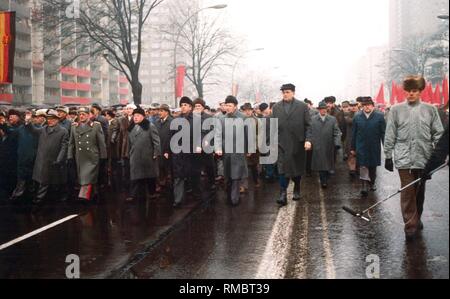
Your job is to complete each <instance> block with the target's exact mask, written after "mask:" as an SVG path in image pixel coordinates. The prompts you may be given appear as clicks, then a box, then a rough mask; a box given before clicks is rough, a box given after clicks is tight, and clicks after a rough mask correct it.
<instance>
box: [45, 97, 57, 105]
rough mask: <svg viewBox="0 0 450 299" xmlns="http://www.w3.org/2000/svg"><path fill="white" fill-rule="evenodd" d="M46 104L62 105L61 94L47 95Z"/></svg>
mask: <svg viewBox="0 0 450 299" xmlns="http://www.w3.org/2000/svg"><path fill="white" fill-rule="evenodd" d="M44 104H49V105H60V104H61V96H45V98H44Z"/></svg>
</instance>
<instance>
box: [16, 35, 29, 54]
mask: <svg viewBox="0 0 450 299" xmlns="http://www.w3.org/2000/svg"><path fill="white" fill-rule="evenodd" d="M16 50H17V52H31V41H26V42H25V41H23V40H20V39H17V38H16Z"/></svg>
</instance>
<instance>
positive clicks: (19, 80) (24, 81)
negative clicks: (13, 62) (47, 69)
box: [13, 74, 31, 86]
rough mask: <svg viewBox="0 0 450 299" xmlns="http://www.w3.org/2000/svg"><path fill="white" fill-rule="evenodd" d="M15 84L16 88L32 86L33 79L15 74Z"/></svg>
mask: <svg viewBox="0 0 450 299" xmlns="http://www.w3.org/2000/svg"><path fill="white" fill-rule="evenodd" d="M13 84H14V85H16V86H31V77H23V76H20V75H16V74H14V80H13Z"/></svg>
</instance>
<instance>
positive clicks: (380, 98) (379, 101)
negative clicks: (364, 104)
mask: <svg viewBox="0 0 450 299" xmlns="http://www.w3.org/2000/svg"><path fill="white" fill-rule="evenodd" d="M376 103H377V104H380V105H384V104H385V103H386V101H385V99H384V83H382V84H381V87H380V91H379V92H378V95H377V99H376Z"/></svg>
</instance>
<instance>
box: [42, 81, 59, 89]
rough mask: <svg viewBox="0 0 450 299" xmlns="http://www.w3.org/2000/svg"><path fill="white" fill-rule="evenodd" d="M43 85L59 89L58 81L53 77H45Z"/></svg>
mask: <svg viewBox="0 0 450 299" xmlns="http://www.w3.org/2000/svg"><path fill="white" fill-rule="evenodd" d="M45 87H46V88H55V89H59V88H60V82H59V80H55V79H45Z"/></svg>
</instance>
